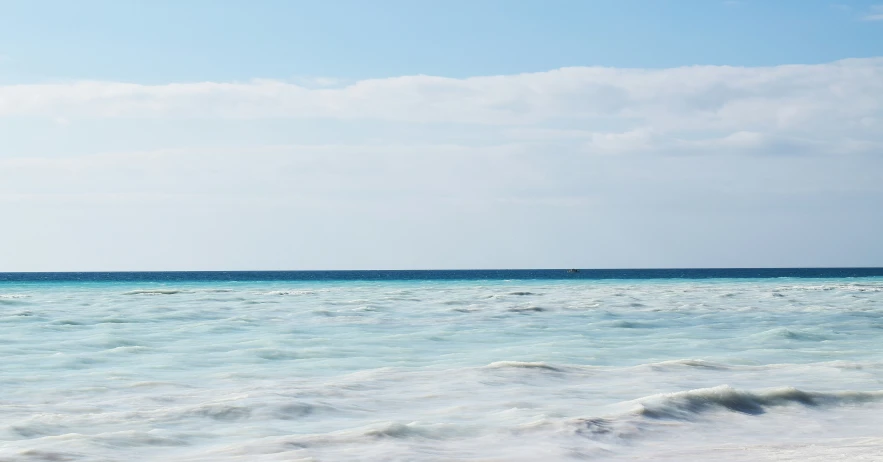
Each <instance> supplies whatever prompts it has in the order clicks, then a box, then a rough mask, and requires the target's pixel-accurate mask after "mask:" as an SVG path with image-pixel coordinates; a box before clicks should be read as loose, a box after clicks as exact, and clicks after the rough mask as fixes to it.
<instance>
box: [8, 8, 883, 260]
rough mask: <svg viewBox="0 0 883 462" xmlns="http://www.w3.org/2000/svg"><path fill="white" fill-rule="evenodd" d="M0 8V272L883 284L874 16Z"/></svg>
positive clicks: (881, 96) (823, 11)
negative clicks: (730, 271) (533, 275)
mask: <svg viewBox="0 0 883 462" xmlns="http://www.w3.org/2000/svg"><path fill="white" fill-rule="evenodd" d="M0 13H2V14H0V216H2V217H4V221H5V223H11V224H12V225H8V224H7V225H4V226H2V227H0V271H3V270H5V271H18V270H21V271H37V270H42V271H62V270H172V269H182V270H186V269H218V270H220V269H371V268H506V267H520V268H529V267H565V268H566V267H732V266H741V267H746V266H880V265H883V248H881V247H880V246H879V244H878V240H879V238H878V236H877V234H878V233H877V230H879V229H880V228H881V226H883V213H881V212H880V204H881V203H883V2H877V3H875V2H873V1H871V2H839V3H832V2H821V1H812V0H805V1H775V2H773V1H764V2H761V1H749V0H745V1H686V0H685V1H649V0H648V1H616V2H614V1H605V2H600V1H598V2H591V1H543V2H540V1H505V2H504V1H490V0H489V1H469V2H467V1H446V2H440V1H438V2H430V1H426V2H414V1H377V2H361V1H345V2H344V1H323V2H295V1H269V0H267V1H254V2H245V1H236V2H234V1H196V0H193V1H186V2H185V1H158V0H155V1H134V0H133V1H125V2H123V1H81V2H63V1H53V2H49V1H27V2H25V1H0Z"/></svg>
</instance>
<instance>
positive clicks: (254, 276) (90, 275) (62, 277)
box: [0, 268, 883, 282]
mask: <svg viewBox="0 0 883 462" xmlns="http://www.w3.org/2000/svg"><path fill="white" fill-rule="evenodd" d="M875 276H880V277H883V268H681V269H678V268H665V269H580V270H579V272H577V273H574V272H568V270H567V269H517V270H512V269H505V270H504V269H492V270H389V271H387V270H372V271H124V272H53V273H48V272H47V273H0V282H212V281H219V282H224V281H228V282H232V281H419V280H461V281H469V280H474V281H480V280H531V279H534V280H566V279H734V278H738V279H746V278H748V279H766V278H850V277H875Z"/></svg>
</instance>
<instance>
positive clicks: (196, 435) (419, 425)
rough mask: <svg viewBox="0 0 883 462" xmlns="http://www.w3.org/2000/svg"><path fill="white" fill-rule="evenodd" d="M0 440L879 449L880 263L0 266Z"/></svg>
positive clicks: (802, 456) (626, 452) (363, 456)
mask: <svg viewBox="0 0 883 462" xmlns="http://www.w3.org/2000/svg"><path fill="white" fill-rule="evenodd" d="M0 329H2V330H0V332H2V335H0V357H2V367H0V461H134V460H148V461H149V460H162V461H585V460H601V461H607V460H611V461H619V460H661V461H684V460H697V461H706V460H715V461H762V460H777V461H778V460H800V461H832V460H848V461H862V460H883V335H881V334H883V269H880V268H852V269H850V268H845V269H843V268H841V269H756V270H752V269H740V270H726V269H709V270H697V269H691V270H580V271H579V272H578V273H572V272H567V271H565V270H519V271H508V270H499V271H496V270H488V271H344V272H335V271H328V272H195V273H186V272H181V273H0Z"/></svg>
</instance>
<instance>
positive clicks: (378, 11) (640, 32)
mask: <svg viewBox="0 0 883 462" xmlns="http://www.w3.org/2000/svg"><path fill="white" fill-rule="evenodd" d="M874 4H875V3H874V1H858V2H839V3H838V2H831V1H819V0H778V1H751V0H744V1H729V2H727V1H714V0H669V1H661V0H660V1H650V0H643V1H642V0H619V1H590V0H583V1H579V0H550V1H543V2H540V1H507V0H482V1H466V0H452V1H425V2H415V1H408V0H395V1H392V0H386V1H377V2H366V1H358V0H351V1H335V0H328V1H321V2H319V1H316V2H308V1H285V0H262V1H256V2H246V1H231V0H214V1H213V0H188V1H174V0H141V1H138V0H128V1H113V0H101V1H96V0H84V1H78V2H68V1H45V0H33V1H4V2H2V3H0V5H2V8H3V14H2V15H0V50H2V55H3V56H4V60H3V62H2V63H0V66H2V67H0V78H2V79H3V81H5V82H6V83H20V82H32V81H46V80H53V79H102V80H121V81H132V82H140V83H165V82H178V81H199V80H221V81H229V80H243V79H252V78H255V77H263V78H292V77H297V76H320V77H335V78H345V79H363V78H371V77H392V76H399V75H412V74H430V75H440V76H446V77H469V76H475V75H493V74H514V73H520V72H539V71H546V70H549V69H555V68H559V67H565V66H613V67H641V68H646V67H652V68H660V67H676V66H685V65H694V64H720V65H735V66H769V65H777V64H789V63H801V64H812V63H823V62H828V61H834V60H837V59H842V58H846V57H852V58H858V57H870V56H879V55H880V53H881V48H883V27H880V22H875V21H863V20H862V18H863V17H865V16H868V15H871V14H872V13H873V9H872V8H873V5H874Z"/></svg>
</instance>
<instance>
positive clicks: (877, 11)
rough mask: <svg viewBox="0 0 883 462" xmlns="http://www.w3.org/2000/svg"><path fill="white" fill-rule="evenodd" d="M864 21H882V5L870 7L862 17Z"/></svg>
mask: <svg viewBox="0 0 883 462" xmlns="http://www.w3.org/2000/svg"><path fill="white" fill-rule="evenodd" d="M862 19H863V20H865V21H883V5H872V6H871V8H870V9H869V10H868V13H867V14H865V15H864V16H862Z"/></svg>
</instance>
